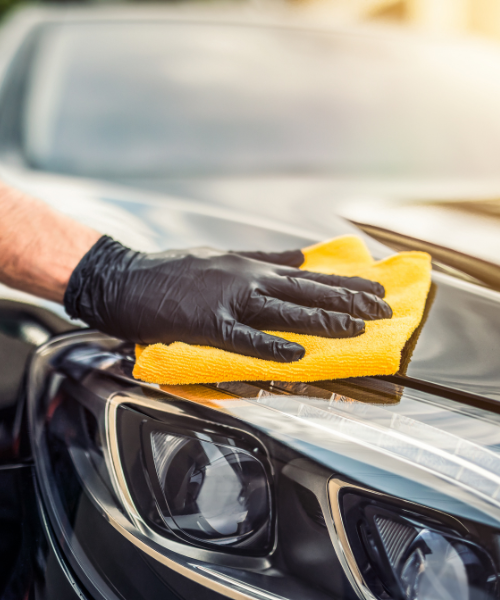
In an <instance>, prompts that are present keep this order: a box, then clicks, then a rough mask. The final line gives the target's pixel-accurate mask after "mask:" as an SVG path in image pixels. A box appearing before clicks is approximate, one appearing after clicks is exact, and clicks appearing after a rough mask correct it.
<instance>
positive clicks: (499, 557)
mask: <svg viewBox="0 0 500 600" xmlns="http://www.w3.org/2000/svg"><path fill="white" fill-rule="evenodd" d="M132 366H133V355H132V349H131V348H130V347H128V346H126V345H123V344H122V343H120V342H118V341H117V340H112V339H110V338H107V337H106V336H103V335H100V334H96V333H92V332H87V333H79V334H73V335H69V336H65V337H61V338H60V339H56V340H54V341H52V342H50V343H49V344H47V345H46V346H44V347H42V348H40V349H39V350H38V352H37V354H36V355H35V358H34V360H33V364H32V368H31V371H30V381H29V422H30V432H31V438H32V443H33V452H34V456H35V462H36V475H37V481H38V486H39V489H40V498H41V503H40V506H41V510H42V514H43V517H44V519H45V523H46V526H47V531H48V532H49V535H52V536H53V540H54V544H56V545H58V547H59V551H60V553H61V556H63V558H64V560H65V561H66V562H67V563H68V569H69V570H70V571H71V572H72V573H74V574H75V577H76V578H77V579H78V580H79V581H81V582H82V587H83V588H85V589H86V590H88V592H89V594H90V595H91V596H93V597H96V598H103V599H107V598H109V599H111V598H113V599H114V598H116V597H122V598H125V599H129V598H130V599H131V600H132V599H133V600H140V599H144V600H150V599H151V600H152V599H153V598H158V597H164V596H165V595H166V594H167V592H168V593H169V594H171V593H172V590H175V593H178V594H181V595H183V596H184V597H202V596H206V597H207V598H209V599H210V600H212V599H213V600H215V599H216V598H221V597H228V598H234V599H237V600H247V599H248V600H278V599H281V600H282V599H288V600H303V598H308V600H326V599H327V598H331V597H335V598H340V599H342V600H351V599H352V600H354V599H356V598H357V599H362V600H375V599H376V600H438V598H439V600H443V599H447V598H448V597H447V596H446V594H448V595H449V596H450V597H453V599H454V600H457V599H458V600H494V599H496V598H498V597H499V589H498V587H499V586H498V572H499V565H500V550H499V549H500V543H499V542H500V537H499V531H500V453H499V452H498V447H500V417H499V416H498V415H495V414H491V413H490V412H488V411H486V410H482V409H478V408H474V409H472V408H471V407H467V406H464V405H461V404H460V403H458V402H453V401H451V400H445V399H442V398H438V397H435V396H431V395H429V394H425V393H423V392H418V391H415V390H408V389H403V388H398V387H397V386H393V385H392V386H391V385H389V384H387V383H385V382H382V381H380V380H369V379H366V380H359V381H349V380H346V381H337V382H321V383H319V384H315V385H306V384H283V383H279V382H274V383H258V384H257V383H256V384H245V383H235V384H221V385H219V386H218V387H217V386H184V387H183V386H179V387H176V388H165V387H164V388H163V389H159V388H158V386H148V385H143V384H140V383H138V382H136V381H134V380H133V378H132V377H131V374H130V373H131V368H132ZM144 582H147V585H145V583H144Z"/></svg>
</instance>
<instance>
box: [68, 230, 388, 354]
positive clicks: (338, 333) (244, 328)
mask: <svg viewBox="0 0 500 600" xmlns="http://www.w3.org/2000/svg"><path fill="white" fill-rule="evenodd" d="M303 260H304V257H303V254H302V252H300V251H291V252H284V253H261V252H260V253H259V252H258V253H255V252H242V253H235V252H222V251H219V250H214V249H212V248H194V249H188V250H169V251H166V252H161V253H157V254H145V253H141V252H135V251H133V250H130V249H128V248H126V247H124V246H122V245H121V244H120V243H119V242H116V241H114V240H112V239H111V238H109V237H106V236H104V237H102V238H101V239H100V240H99V241H98V242H97V243H96V244H95V245H94V246H93V247H92V248H91V249H90V251H89V252H88V253H87V254H86V255H85V256H84V257H83V259H82V260H81V262H80V263H79V265H78V266H77V268H76V269H75V270H74V272H73V274H72V276H71V279H70V282H69V285H68V288H67V290H66V294H65V297H64V303H65V307H66V310H67V312H68V314H69V315H70V316H71V317H73V318H79V319H81V320H83V321H85V322H86V323H88V324H89V325H90V326H91V327H95V328H97V329H100V330H101V331H103V332H105V333H108V334H110V335H113V336H115V337H119V338H122V339H126V340H129V341H132V342H136V343H139V344H153V343H157V342H162V343H165V344H170V343H172V342H175V341H182V342H185V343H188V344H198V345H202V346H215V347H217V348H222V349H224V350H228V351H230V352H236V353H239V354H244V355H247V356H255V357H258V358H262V359H266V360H275V361H278V362H290V361H295V360H299V359H301V358H302V357H303V356H304V352H305V350H304V348H303V347H302V346H301V345H300V344H297V343H294V342H289V341H287V340H284V339H282V338H280V337H277V336H273V335H269V334H267V333H264V332H263V331H262V330H272V331H287V332H295V333H303V334H308V335H317V336H322V337H332V338H347V337H354V336H356V335H359V334H361V333H363V332H364V328H365V324H364V320H372V319H385V318H390V317H391V316H392V310H391V308H390V307H389V305H388V304H387V303H386V302H384V301H383V300H382V299H381V298H382V297H383V296H384V293H385V292H384V288H383V287H382V286H381V285H380V284H379V283H376V282H373V281H369V280H366V279H362V278H360V277H340V276H337V275H322V274H319V273H312V272H308V271H302V270H299V269H297V268H296V266H299V265H300V264H301V263H302V262H303Z"/></svg>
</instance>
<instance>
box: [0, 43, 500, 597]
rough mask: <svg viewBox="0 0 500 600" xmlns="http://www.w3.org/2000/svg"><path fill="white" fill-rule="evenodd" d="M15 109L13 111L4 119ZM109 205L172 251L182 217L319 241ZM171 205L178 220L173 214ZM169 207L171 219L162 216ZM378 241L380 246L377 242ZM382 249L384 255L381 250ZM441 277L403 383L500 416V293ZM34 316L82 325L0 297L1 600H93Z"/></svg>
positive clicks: (332, 222)
mask: <svg viewBox="0 0 500 600" xmlns="http://www.w3.org/2000/svg"><path fill="white" fill-rule="evenodd" d="M28 50H29V48H28V47H25V54H24V55H23V54H22V53H21V55H20V56H19V60H21V59H22V60H26V54H27V53H28ZM12 74H13V76H14V75H15V73H14V72H12ZM14 80H15V83H16V86H14V87H13V88H12V89H15V90H16V94H17V95H16V98H17V100H18V99H19V97H20V96H19V95H20V94H21V91H22V85H23V82H22V81H21V80H19V79H15V78H14ZM3 101H4V102H5V97H4V98H3ZM12 106H15V108H16V111H18V110H19V108H20V105H19V104H17V103H16V102H14V104H12V103H11V107H12ZM16 111H15V112H16ZM6 115H7V113H5V112H4V113H3V116H4V117H6ZM16 119H17V117H16V114H13V116H12V118H11V119H7V118H5V119H2V120H1V123H0V129H1V131H0V136H1V137H2V140H3V142H5V141H6V140H7V142H8V145H9V147H10V148H12V147H13V146H14V147H15V146H16V145H17V144H18V143H19V131H17V130H15V129H13V128H12V125H13V124H15V123H16ZM5 128H6V129H5ZM3 149H4V150H5V145H4V147H3ZM242 185H244V184H242ZM101 201H102V203H103V204H108V205H110V206H112V205H115V206H119V207H120V209H123V210H125V211H127V212H128V213H129V214H130V215H131V216H132V217H133V218H135V219H136V221H137V224H138V225H141V226H142V225H144V224H146V225H147V227H148V228H149V231H150V232H151V235H152V238H154V240H155V243H157V244H158V245H159V246H162V247H169V246H171V245H172V244H173V243H175V244H178V243H179V238H180V235H179V233H178V231H176V227H177V226H178V223H179V215H181V222H182V224H183V227H184V230H183V232H182V240H183V245H186V246H187V245H191V244H208V245H217V246H220V247H224V248H234V249H252V248H259V249H269V250H279V249H288V248H291V247H296V246H304V245H307V244H308V243H312V242H314V241H318V239H317V238H314V237H311V236H308V235H302V236H301V235H299V234H291V233H283V232H278V231H277V230H274V229H273V227H272V226H269V227H268V228H265V227H258V226H255V225H253V224H249V223H245V222H244V220H242V219H236V220H231V218H222V217H220V215H217V213H216V212H214V214H213V215H210V210H205V211H201V212H200V211H197V210H196V208H193V209H192V210H187V211H184V212H183V211H182V210H179V209H178V207H177V208H173V209H171V208H169V206H168V203H165V204H163V205H162V206H161V205H159V204H158V203H157V202H154V203H148V202H147V201H142V200H138V201H137V202H135V203H134V202H127V201H122V200H120V199H113V198H110V197H108V198H107V199H101ZM277 201H279V199H277ZM304 210H305V211H307V210H308V208H307V207H305V208H304ZM169 211H171V214H172V219H171V220H170V221H168V219H165V218H164V216H165V213H167V214H169ZM160 213H161V215H162V219H161V220H160V219H158V216H159V215H160ZM298 225H299V226H300V222H298ZM324 231H328V235H331V236H332V237H333V236H335V235H341V234H344V233H353V232H355V231H356V229H355V228H353V227H352V226H350V225H348V224H347V223H346V222H344V221H341V220H340V219H333V218H331V219H329V220H328V223H327V224H326V225H325V228H324ZM372 247H373V248H375V249H377V248H376V246H375V245H374V244H373V245H372ZM378 250H379V252H381V253H382V254H383V251H382V250H381V248H380V247H379V248H378ZM386 251H388V250H387V249H386ZM434 283H435V287H434V292H435V293H433V294H432V296H431V297H430V299H429V302H428V307H427V314H426V318H425V323H424V324H423V326H422V327H421V328H420V329H419V331H418V332H416V334H415V335H414V337H413V338H412V340H410V343H409V346H408V352H409V353H411V358H410V359H409V361H408V364H407V365H405V367H406V368H405V369H404V371H403V372H401V373H399V374H398V375H396V376H394V378H393V379H394V380H395V381H396V382H397V383H398V384H401V385H405V386H408V387H412V386H414V387H417V388H423V389H430V390H432V391H433V392H434V393H436V394H437V395H443V396H446V397H451V398H453V399H455V400H458V401H463V402H466V403H469V404H471V403H472V404H474V403H479V404H481V405H482V406H488V407H489V408H490V409H491V410H494V411H495V412H500V405H499V404H498V400H500V358H499V354H498V352H497V340H498V339H499V335H500V296H499V295H498V294H496V293H495V292H491V291H489V290H488V289H484V288H481V287H479V286H476V285H472V284H466V283H463V282H462V281H459V280H454V279H453V278H450V277H442V276H440V275H439V273H437V274H436V275H435V278H434ZM24 322H29V323H34V324H35V325H37V326H39V327H41V328H42V329H44V330H45V331H47V332H48V333H50V334H57V333H61V332H63V331H66V330H69V329H71V328H72V326H71V324H68V323H67V322H66V321H64V320H59V319H58V318H57V317H55V316H54V315H53V313H51V312H50V311H47V310H45V309H43V308H40V307H36V306H32V305H26V304H17V303H14V302H10V301H0V531H1V535H0V565H1V567H0V598H2V600H21V599H23V600H24V599H25V598H26V599H27V598H29V599H31V598H35V599H40V600H70V599H71V600H72V599H73V598H85V597H89V600H90V598H91V596H87V594H88V592H87V591H86V590H84V589H82V588H81V585H80V583H79V582H78V581H76V580H75V578H74V575H73V574H72V573H71V570H70V569H69V567H68V566H67V565H66V564H65V561H64V552H63V549H62V548H61V547H60V545H59V542H58V540H56V539H54V537H53V534H52V532H51V530H50V525H49V524H48V523H47V522H46V520H45V519H44V515H43V509H42V508H41V506H40V504H39V502H38V500H37V488H36V481H35V478H34V473H33V468H32V460H33V457H32V456H31V454H30V447H29V440H28V438H27V435H26V429H25V423H24V419H25V416H24V410H23V409H24V390H23V380H24V375H25V371H26V366H27V364H28V362H29V359H30V356H31V354H32V352H33V350H34V346H33V345H32V344H30V343H29V342H28V341H26V340H25V339H24V338H23V335H22V327H21V325H22V323H24ZM136 558H137V557H136V556H135V559H136ZM141 560H142V559H141ZM137 564H138V562H137ZM144 564H148V569H150V571H152V570H154V569H157V568H158V567H157V565H154V564H152V561H151V560H150V559H147V560H146V562H145V563H144ZM141 565H143V563H142V562H141ZM141 568H144V567H143V566H141ZM170 577H171V582H172V588H173V589H176V590H177V591H178V592H179V594H180V595H179V594H177V593H176V592H174V591H172V596H171V597H172V599H173V598H179V597H184V598H192V597H196V598H200V599H201V598H207V600H208V599H209V598H210V600H212V598H214V596H209V592H206V591H204V590H202V589H201V588H200V589H196V590H195V589H193V588H190V589H186V588H185V585H186V583H185V581H184V580H183V578H182V577H181V576H179V575H177V574H175V573H171V574H170ZM130 597H133V596H132V595H131V596H130ZM135 597H138V596H137V595H136V596H135ZM162 598H165V599H167V596H166V592H165V590H162ZM168 600H169V599H168Z"/></svg>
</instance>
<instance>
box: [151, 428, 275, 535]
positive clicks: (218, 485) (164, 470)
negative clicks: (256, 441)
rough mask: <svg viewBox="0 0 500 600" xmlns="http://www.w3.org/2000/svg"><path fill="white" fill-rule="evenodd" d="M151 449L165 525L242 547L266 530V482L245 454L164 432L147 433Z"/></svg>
mask: <svg viewBox="0 0 500 600" xmlns="http://www.w3.org/2000/svg"><path fill="white" fill-rule="evenodd" d="M151 446H152V451H153V460H154V464H155V469H156V475H157V478H158V483H159V486H160V488H161V492H162V495H163V498H164V500H165V505H166V509H167V510H166V514H164V518H165V521H166V523H167V525H169V527H171V528H172V529H177V530H179V531H180V532H182V533H184V534H185V535H187V536H189V537H191V538H195V539H197V540H201V541H204V542H209V543H211V544H218V545H233V544H241V543H243V542H244V541H245V540H247V539H250V538H253V537H254V536H255V535H257V534H258V533H259V532H260V531H261V530H263V529H264V528H265V527H266V525H267V523H268V521H269V516H270V513H271V502H270V490H269V484H268V480H267V476H266V472H265V470H264V467H263V465H262V463H261V462H260V461H259V460H258V459H257V458H256V457H255V456H253V455H252V454H251V453H250V452H249V451H246V450H242V449H240V448H236V447H233V446H229V445H228V446H225V445H220V444H214V443H213V442H208V441H204V440H201V439H197V438H190V437H183V436H178V435H171V434H169V433H166V432H163V431H153V432H151Z"/></svg>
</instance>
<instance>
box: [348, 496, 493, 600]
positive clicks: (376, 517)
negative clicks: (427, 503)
mask: <svg viewBox="0 0 500 600" xmlns="http://www.w3.org/2000/svg"><path fill="white" fill-rule="evenodd" d="M344 510H345V513H344V519H345V524H346V530H347V532H348V536H349V541H350V543H351V545H352V549H353V552H354V554H355V556H356V561H357V562H358V564H359V565H360V566H361V568H362V570H363V572H364V576H365V579H366V581H367V582H368V583H369V586H370V587H371V589H372V591H373V592H374V593H375V595H376V596H377V597H379V598H384V597H390V598H394V599H397V600H487V599H492V598H496V597H497V596H496V591H497V590H496V587H497V573H496V570H495V567H494V564H493V561H492V559H491V557H490V556H489V554H488V552H487V551H486V550H485V549H484V548H482V547H480V546H479V545H477V544H476V543H473V542H472V541H469V540H467V539H466V536H465V535H463V533H462V532H460V533H462V534H460V533H459V532H457V531H454V530H453V524H443V523H440V522H439V521H438V520H437V519H434V518H433V517H429V516H424V515H417V514H415V513H413V512H412V513H410V512H408V511H406V510H405V509H402V510H398V509H397V508H396V507H392V508H389V507H388V506H386V505H384V503H380V502H378V501H376V500H369V499H367V498H363V497H362V496H357V495H356V494H351V493H348V494H346V495H345V496H344ZM387 594H389V596H387Z"/></svg>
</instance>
